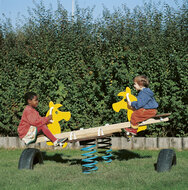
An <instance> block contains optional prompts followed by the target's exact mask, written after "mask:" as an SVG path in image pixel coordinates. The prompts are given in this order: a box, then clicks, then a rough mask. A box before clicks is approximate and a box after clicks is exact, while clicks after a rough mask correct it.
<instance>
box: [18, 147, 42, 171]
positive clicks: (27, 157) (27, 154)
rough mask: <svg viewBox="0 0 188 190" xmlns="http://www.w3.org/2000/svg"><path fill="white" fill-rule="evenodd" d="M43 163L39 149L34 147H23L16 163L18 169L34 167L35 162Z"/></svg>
mask: <svg viewBox="0 0 188 190" xmlns="http://www.w3.org/2000/svg"><path fill="white" fill-rule="evenodd" d="M37 163H39V164H43V158H42V154H41V152H40V150H38V149H36V148H27V149H25V150H24V151H23V152H22V154H21V156H20V160H19V163H18V169H20V170H21V169H30V170H32V169H33V168H34V165H35V164H37Z"/></svg>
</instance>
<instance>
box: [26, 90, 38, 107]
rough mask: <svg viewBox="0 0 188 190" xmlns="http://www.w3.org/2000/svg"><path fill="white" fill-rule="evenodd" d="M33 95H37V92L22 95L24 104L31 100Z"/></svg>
mask: <svg viewBox="0 0 188 190" xmlns="http://www.w3.org/2000/svg"><path fill="white" fill-rule="evenodd" d="M34 96H37V94H36V93H35V92H27V93H26V94H25V95H24V99H25V104H26V105H27V104H28V100H32V99H33V98H34Z"/></svg>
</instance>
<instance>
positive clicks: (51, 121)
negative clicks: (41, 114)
mask: <svg viewBox="0 0 188 190" xmlns="http://www.w3.org/2000/svg"><path fill="white" fill-rule="evenodd" d="M53 109H54V107H51V108H50V114H49V115H52V110H53ZM50 122H51V123H53V122H54V121H53V120H50Z"/></svg>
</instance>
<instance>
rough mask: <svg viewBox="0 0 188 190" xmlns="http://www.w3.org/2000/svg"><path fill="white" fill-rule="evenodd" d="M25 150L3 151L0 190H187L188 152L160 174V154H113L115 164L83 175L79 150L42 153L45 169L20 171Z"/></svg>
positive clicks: (151, 152) (123, 151)
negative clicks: (20, 162)
mask: <svg viewBox="0 0 188 190" xmlns="http://www.w3.org/2000/svg"><path fill="white" fill-rule="evenodd" d="M22 151H23V150H5V149H0V176H1V177H0V189H1V190H17V189H18V190H22V189H23V190H34V189H38V190H43V189H44V190H52V189H63V190H95V189H96V190H104V189H105V190H107V189H108V190H112V189H113V190H116V189H118V190H119V189H125V190H129V189H130V190H151V189H152V190H154V189H157V190H158V189H160V190H163V189H165V190H166V189H167V190H168V189H170V190H186V189H188V180H187V179H188V164H187V163H188V151H176V156H177V165H176V166H173V167H172V169H171V171H170V172H163V173H157V172H156V171H155V170H154V163H156V161H157V157H158V153H159V151H148V150H137V151H136V150H135V151H127V150H119V151H115V150H114V151H113V155H114V159H113V161H112V163H105V162H102V161H99V163H98V164H97V166H98V168H99V169H98V171H96V172H93V173H91V174H83V173H82V168H81V158H82V157H81V151H80V150H62V151H60V150H56V151H55V150H46V151H45V150H41V151H42V153H43V157H44V164H43V165H39V164H37V165H35V167H34V170H18V161H19V157H20V155H21V152H22Z"/></svg>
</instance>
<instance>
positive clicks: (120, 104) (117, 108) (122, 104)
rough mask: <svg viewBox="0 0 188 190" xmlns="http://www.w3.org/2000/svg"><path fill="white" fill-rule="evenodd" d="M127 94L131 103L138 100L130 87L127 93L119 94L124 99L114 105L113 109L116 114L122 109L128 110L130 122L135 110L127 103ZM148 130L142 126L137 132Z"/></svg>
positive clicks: (127, 88)
mask: <svg viewBox="0 0 188 190" xmlns="http://www.w3.org/2000/svg"><path fill="white" fill-rule="evenodd" d="M127 94H129V99H130V101H131V102H133V101H136V100H137V98H136V97H135V96H134V95H132V94H131V89H130V88H129V87H126V90H125V92H120V93H119V94H118V96H122V97H123V99H122V100H121V101H119V102H116V103H114V104H112V108H113V110H114V111H115V112H119V111H120V110H121V109H125V110H127V118H128V121H130V120H131V115H132V113H133V110H132V109H131V108H130V107H129V106H128V104H127V102H126V101H125V99H126V96H127ZM146 129H147V126H141V127H138V130H137V132H139V131H143V130H146Z"/></svg>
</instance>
